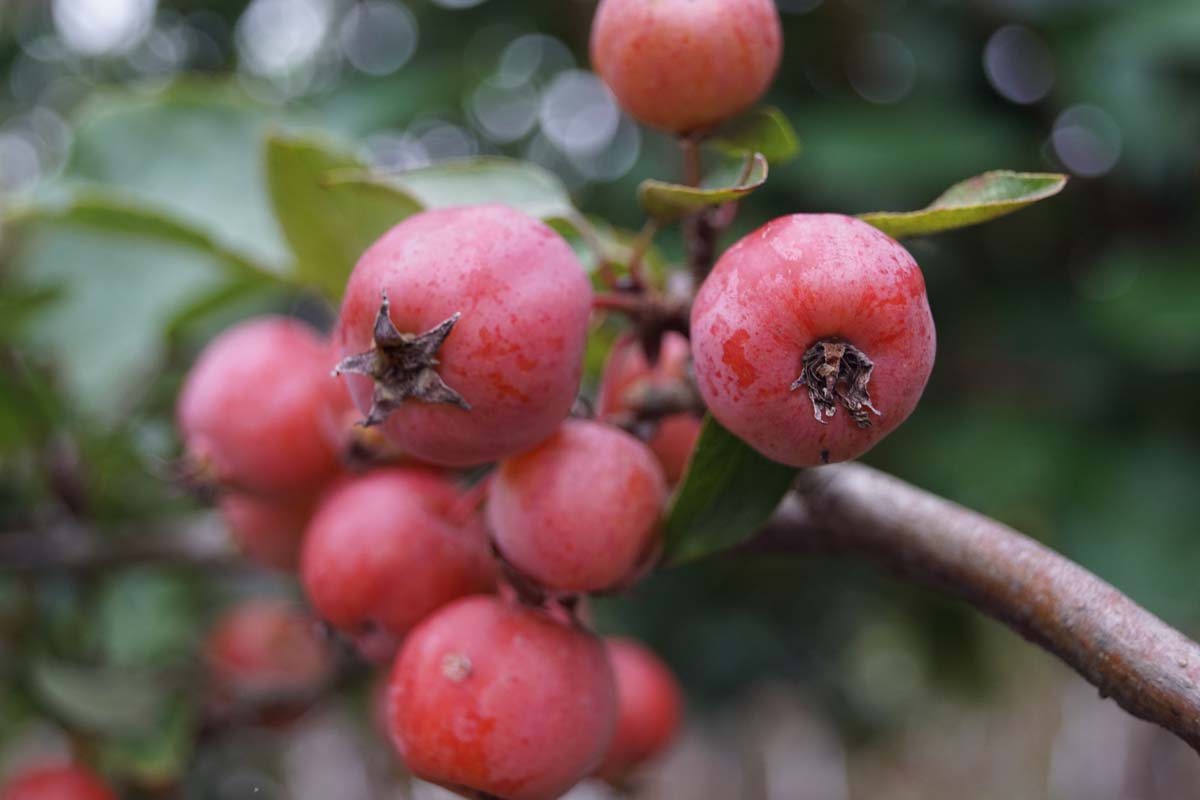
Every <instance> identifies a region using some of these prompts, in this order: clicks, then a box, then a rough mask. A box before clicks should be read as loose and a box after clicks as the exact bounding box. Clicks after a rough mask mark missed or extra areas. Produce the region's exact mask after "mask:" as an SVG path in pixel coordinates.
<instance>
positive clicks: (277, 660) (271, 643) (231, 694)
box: [204, 600, 333, 700]
mask: <svg viewBox="0 0 1200 800" xmlns="http://www.w3.org/2000/svg"><path fill="white" fill-rule="evenodd" d="M204 657H205V662H206V663H207V665H208V669H209V673H210V675H211V677H212V680H213V683H214V686H215V688H216V690H217V692H218V693H219V694H220V695H221V697H222V699H230V700H232V699H234V698H237V697H241V696H254V695H283V694H288V693H298V692H303V691H306V690H311V689H314V688H315V687H317V686H320V685H321V684H322V683H323V682H324V681H325V680H327V679H328V678H329V676H330V674H331V673H332V670H333V661H332V656H331V653H330V651H329V648H328V647H327V646H326V643H325V641H324V640H323V639H322V638H321V637H320V635H319V634H318V633H317V631H316V629H315V621H314V620H313V619H312V618H310V617H308V616H306V615H305V614H302V613H301V612H300V611H299V610H298V609H296V608H295V607H294V606H292V605H290V604H288V603H286V602H283V601H277V600H249V601H246V602H243V603H240V604H238V605H236V606H234V607H232V608H231V609H229V610H228V611H226V612H225V614H224V615H223V616H222V617H221V618H220V619H218V620H217V622H216V624H215V625H214V626H213V627H212V629H211V630H210V632H209V634H208V637H207V639H206V640H205V646H204Z"/></svg>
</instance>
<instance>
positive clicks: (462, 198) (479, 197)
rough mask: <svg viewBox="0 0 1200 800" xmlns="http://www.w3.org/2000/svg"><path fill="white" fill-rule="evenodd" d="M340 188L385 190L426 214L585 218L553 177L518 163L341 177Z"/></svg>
mask: <svg viewBox="0 0 1200 800" xmlns="http://www.w3.org/2000/svg"><path fill="white" fill-rule="evenodd" d="M332 182H333V183H335V184H342V183H349V184H362V183H367V184H383V185H386V186H391V187H394V188H396V189H399V190H400V191H402V192H404V193H406V194H408V195H410V196H412V197H414V198H416V200H417V201H418V202H420V203H421V205H423V206H425V207H426V208H447V207H450V206H465V205H476V204H479V203H502V204H503V205H506V206H512V207H513V208H517V209H520V210H521V211H524V212H525V213H526V214H529V215H531V216H534V217H540V218H542V219H567V220H574V218H577V217H579V212H578V211H577V210H576V209H575V206H574V205H572V203H571V197H570V195H569V194H568V193H567V187H566V186H564V185H563V183H562V181H560V180H559V179H558V176H557V175H555V174H554V173H553V172H550V171H549V170H547V169H545V168H544V167H540V166H538V165H537V164H532V163H530V162H528V161H518V160H516V159H512V158H500V157H497V156H486V157H483V158H470V159H463V160H460V161H447V162H445V163H442V164H437V165H434V166H432V167H422V168H420V169H413V170H406V171H404V172H392V173H374V174H367V173H365V172H364V173H355V172H353V171H351V172H347V173H342V174H339V175H338V176H337V177H335V178H333V179H332Z"/></svg>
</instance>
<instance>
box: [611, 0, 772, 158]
mask: <svg viewBox="0 0 1200 800" xmlns="http://www.w3.org/2000/svg"><path fill="white" fill-rule="evenodd" d="M782 50H783V33H782V30H781V28H780V24H779V12H778V11H776V10H775V3H774V0H654V2H647V0H602V2H601V3H600V7H599V8H598V9H597V11H596V17H595V20H594V21H593V22H592V39H591V56H592V66H593V67H594V68H595V70H596V72H597V73H599V75H600V77H601V78H602V79H603V80H604V82H605V83H607V84H608V87H609V88H610V89H611V90H612V93H613V95H615V96H616V99H617V103H618V104H619V105H620V106H621V107H622V108H623V109H625V111H627V112H628V113H629V114H630V116H632V117H633V118H634V119H636V120H638V121H639V122H643V123H645V124H646V125H649V126H651V127H654V128H659V129H661V130H664V131H668V132H670V133H677V134H688V133H694V132H697V131H702V130H704V129H706V128H709V127H711V126H712V125H715V124H716V123H718V122H721V121H723V120H725V119H728V118H729V117H732V116H734V115H736V114H738V113H739V112H741V111H744V110H746V109H747V108H749V107H750V106H752V105H753V104H754V103H755V101H757V100H758V99H759V98H760V97H762V95H763V93H764V92H765V91H766V90H767V86H769V85H770V83H771V79H772V78H773V77H774V76H775V71H776V70H777V69H778V68H779V60H780V56H781V55H782Z"/></svg>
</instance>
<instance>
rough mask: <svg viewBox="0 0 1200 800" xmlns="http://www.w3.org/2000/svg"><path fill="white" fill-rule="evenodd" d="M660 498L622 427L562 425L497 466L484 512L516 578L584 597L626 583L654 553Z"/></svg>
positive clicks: (643, 455) (649, 457)
mask: <svg viewBox="0 0 1200 800" xmlns="http://www.w3.org/2000/svg"><path fill="white" fill-rule="evenodd" d="M666 498H667V484H666V479H665V478H664V476H663V471H662V467H661V466H659V464H658V461H657V460H656V459H655V457H654V453H652V452H651V451H650V449H649V448H648V447H646V445H645V444H643V443H642V442H640V441H639V440H637V439H636V438H634V437H633V436H631V435H629V434H628V433H626V432H625V431H623V430H621V429H620V428H614V427H612V426H610V425H604V424H602V423H599V422H591V421H587V420H567V421H566V422H565V423H563V425H562V427H561V428H560V429H559V431H558V433H556V434H555V435H554V436H553V437H551V438H550V439H548V440H547V441H545V442H543V443H542V444H541V445H539V446H538V447H537V448H535V449H533V450H530V451H529V452H528V453H522V454H521V455H519V456H515V457H513V458H510V459H507V460H505V461H504V462H502V463H501V464H500V468H499V469H498V470H497V471H496V473H495V477H494V478H493V480H492V485H491V487H490V489H489V496H488V506H487V514H488V522H489V524H490V526H491V529H492V536H493V537H494V539H495V542H496V546H497V548H498V549H499V550H500V552H501V553H502V554H503V555H504V558H505V559H506V560H507V561H508V562H509V563H510V564H511V565H512V566H513V567H515V568H516V569H517V571H518V572H521V573H522V574H524V575H525V576H527V577H529V578H532V579H533V580H535V581H537V582H538V583H540V584H541V585H542V586H544V587H546V588H550V589H558V590H562V591H569V592H591V591H600V590H603V589H612V588H616V587H618V586H621V585H623V584H625V583H627V582H628V581H629V580H630V579H632V578H633V577H635V576H636V575H637V573H638V572H639V569H640V567H642V566H644V565H645V564H646V563H647V562H648V560H649V559H650V558H651V557H652V556H653V554H654V552H655V550H656V546H657V543H658V533H659V523H660V517H661V515H662V509H663V504H664V503H665V502H666Z"/></svg>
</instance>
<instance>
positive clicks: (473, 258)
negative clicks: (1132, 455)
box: [5, 0, 934, 800]
mask: <svg viewBox="0 0 1200 800" xmlns="http://www.w3.org/2000/svg"><path fill="white" fill-rule="evenodd" d="M780 50H781V34H780V26H779V19H778V17H777V13H776V11H775V9H774V4H773V2H771V0H720V1H718V0H701V1H699V2H698V1H697V0H660V1H659V2H654V3H647V2H645V1H644V0H604V1H603V2H602V3H601V4H600V8H599V10H598V12H597V18H596V23H595V26H594V28H593V34H592V57H593V62H594V63H595V65H596V68H597V71H598V72H599V73H600V75H601V77H602V78H604V80H605V81H606V82H607V83H608V85H609V86H610V87H611V89H612V91H613V93H614V95H615V96H616V98H617V100H618V102H619V103H620V104H621V105H622V106H623V107H624V108H625V109H626V110H627V111H628V112H629V113H630V114H631V115H633V116H634V117H635V118H637V119H639V120H640V121H642V122H644V123H646V124H648V125H651V126H653V127H656V128H659V129H662V130H666V131H669V132H671V133H674V134H677V135H680V136H690V137H696V136H700V135H702V134H703V132H704V131H705V130H706V129H708V128H709V127H711V126H712V125H714V124H716V123H718V122H720V121H722V120H724V119H727V118H729V117H730V116H732V115H734V114H736V113H739V112H740V111H742V110H744V109H746V108H748V107H749V106H750V105H752V104H753V103H754V102H755V101H756V100H757V99H758V98H759V97H760V95H761V94H762V93H763V92H764V91H765V89H766V87H767V85H768V83H769V82H770V79H771V77H772V75H773V74H774V72H775V70H776V68H777V66H778V63H779V58H780ZM592 313H593V291H592V285H591V282H590V280H589V278H588V276H587V274H586V273H585V270H584V268H583V267H582V265H581V264H580V262H579V261H578V260H577V257H576V256H575V254H574V252H573V250H572V249H571V247H570V246H568V244H567V243H566V242H565V241H564V240H563V239H562V238H561V237H560V236H559V235H558V234H557V233H556V232H555V231H553V230H552V229H551V228H549V227H547V226H546V225H545V224H543V223H542V222H541V221H539V220H537V219H534V218H531V217H529V216H527V215H526V214H524V213H522V212H520V211H517V210H515V209H512V208H509V207H506V206H500V205H479V206H461V207H455V208H447V209H439V210H431V211H426V212H422V213H419V214H417V215H415V216H412V217H409V218H407V219H406V220H404V221H403V222H401V223H400V224H398V225H397V226H395V227H394V228H392V229H391V230H390V231H388V232H387V233H386V234H384V235H383V237H382V238H380V239H379V240H378V241H377V242H376V243H375V244H374V245H372V246H371V247H370V248H369V249H368V250H367V251H366V252H365V253H364V254H363V255H362V257H361V258H360V260H359V261H358V263H357V265H356V266H355V268H354V270H353V273H352V274H351V276H350V278H349V281H348V284H347V286H346V289H345V293H344V296H343V300H342V305H341V310H340V313H339V315H338V318H337V321H336V324H335V327H334V329H333V331H332V333H331V335H330V336H329V337H328V338H324V337H323V336H322V335H321V334H319V333H318V332H317V331H316V330H314V329H312V328H310V327H309V326H308V325H306V324H305V323H302V322H300V321H297V320H294V319H289V318H282V317H266V318H259V319H255V320H251V321H248V322H244V323H242V324H239V325H237V326H235V327H234V328H232V329H230V330H227V331H226V332H224V333H223V334H221V335H220V336H219V337H218V338H216V339H215V340H214V341H213V342H211V343H210V344H209V346H208V347H207V348H206V349H205V351H204V352H203V353H202V354H201V356H200V357H199V359H198V360H197V362H196V363H195V365H194V367H193V368H192V370H191V372H190V374H189V375H188V377H187V380H186V382H185V385H184V386H183V389H182V391H181V394H180V397H179V401H178V408H177V414H178V424H179V429H180V432H181V436H182V439H183V442H184V447H185V452H186V459H187V462H188V464H189V466H190V468H191V470H192V472H193V474H194V475H195V476H196V477H198V478H199V479H200V480H202V481H204V482H205V483H207V484H209V485H211V486H213V487H215V488H216V489H217V490H218V497H219V505H220V509H221V512H222V514H223V515H224V517H225V519H226V521H227V523H228V526H229V528H230V530H231V534H232V536H233V537H234V538H235V539H236V541H237V542H238V543H239V544H240V546H241V547H242V548H243V550H244V551H245V552H246V553H247V554H248V555H249V556H250V557H251V558H253V559H255V560H257V561H259V562H261V563H263V564H266V565H270V566H273V567H277V568H284V569H293V568H294V569H296V570H297V571H298V574H299V577H300V582H301V584H302V586H303V588H304V590H305V593H306V595H307V597H308V599H309V602H310V603H311V606H312V608H313V610H314V612H315V614H316V615H317V616H319V617H320V618H321V619H322V620H324V622H325V623H327V624H328V626H331V627H332V628H334V629H336V630H338V631H340V632H342V633H343V634H344V635H345V636H346V637H347V638H348V639H350V640H352V641H353V642H354V643H355V644H356V645H357V646H358V648H359V649H360V650H361V651H362V653H363V654H364V655H365V656H366V657H368V658H369V659H371V660H373V661H377V662H378V661H382V660H390V661H391V662H392V667H391V671H390V673H389V676H388V678H387V689H386V708H387V711H386V719H387V723H386V724H387V728H388V731H389V734H390V736H391V739H392V741H393V742H394V744H395V746H396V748H397V750H398V751H399V754H400V755H401V757H402V758H403V760H404V761H405V763H406V764H407V765H408V767H409V768H410V769H411V770H412V771H413V772H414V773H415V774H417V775H419V776H421V777H422V778H425V779H427V780H430V781H433V782H435V783H438V784H441V785H443V786H446V787H448V788H451V789H453V790H455V791H459V792H463V793H465V794H468V795H469V796H477V797H501V798H510V800H547V799H548V798H554V797H558V796H560V795H561V794H563V793H564V792H565V791H567V790H568V789H569V788H570V787H571V786H573V785H574V784H575V783H577V782H578V781H580V780H581V779H583V778H585V777H588V776H598V777H601V778H603V779H607V780H610V781H613V782H621V781H624V780H626V779H627V778H628V777H629V775H630V774H631V771H632V770H634V769H635V768H637V767H638V766H639V765H640V764H642V763H643V762H645V761H646V760H647V759H649V758H651V757H652V756H654V755H655V754H656V753H658V752H660V751H661V750H662V749H664V747H665V746H666V745H667V744H668V743H669V742H670V740H671V738H672V736H673V734H674V733H675V730H676V728H677V727H678V725H679V720H680V714H681V705H682V700H681V694H680V690H679V688H678V686H677V684H676V682H675V679H674V678H673V677H672V676H671V673H670V672H669V671H668V670H667V668H666V667H665V666H664V665H663V664H662V663H661V662H660V661H659V660H658V658H657V657H655V656H654V655H653V654H652V653H650V652H649V651H648V650H647V649H646V648H644V647H643V646H641V645H639V644H637V643H634V642H631V641H629V640H623V639H610V640H603V639H601V638H598V637H597V636H596V635H595V634H594V633H592V632H591V631H590V630H589V629H588V627H587V625H586V624H585V622H584V621H583V620H582V619H581V617H585V616H586V614H584V613H580V611H581V608H582V606H581V605H580V604H579V599H580V597H581V596H584V595H587V594H590V593H605V592H613V591H619V590H622V589H625V588H627V587H629V586H630V585H632V584H633V583H635V582H636V581H637V580H639V579H640V578H641V577H642V576H643V575H644V574H645V573H646V572H647V571H648V570H649V569H650V568H651V567H652V566H653V565H654V563H655V561H656V560H657V557H658V555H659V552H660V549H661V548H660V546H659V534H660V530H661V518H662V515H663V511H664V508H665V506H666V503H667V500H668V497H669V493H670V491H671V487H672V486H673V485H674V484H675V483H676V482H678V481H679V480H680V477H681V475H683V474H684V472H685V470H686V466H687V462H688V457H689V454H690V452H691V450H692V448H693V447H694V445H695V442H696V441H697V438H698V436H699V433H700V427H701V424H700V418H699V416H698V414H697V411H696V408H695V405H694V404H693V407H692V408H680V409H677V410H675V411H673V412H671V413H668V414H655V415H653V416H652V417H649V418H647V417H645V416H639V408H640V403H641V402H642V400H644V398H645V397H646V396H647V395H652V394H655V393H657V394H659V395H671V394H672V392H675V390H677V389H679V388H681V387H682V388H683V389H685V390H686V393H688V394H689V395H690V396H694V394H691V393H692V390H693V389H694V390H695V391H696V392H698V394H699V397H700V398H701V399H702V400H703V404H704V407H705V408H706V409H707V410H708V411H709V412H710V413H711V414H712V416H713V417H715V418H716V419H717V420H718V421H719V422H720V423H721V424H723V425H724V426H725V427H726V428H727V429H729V430H730V431H732V432H733V433H734V434H735V435H737V436H738V437H740V438H742V439H743V440H744V441H746V442H747V443H748V444H749V445H750V446H752V447H754V448H755V449H756V450H758V451H759V452H761V453H762V454H763V455H765V456H767V457H768V458H771V459H774V460H776V461H779V462H782V463H785V464H788V465H792V466H796V467H802V466H817V465H820V464H825V463H830V462H836V461H842V460H845V459H850V458H854V457H856V456H858V455H860V454H861V453H863V452H865V451H866V450H867V449H869V448H870V447H871V446H872V445H873V444H875V443H876V442H877V441H879V440H880V439H881V438H882V437H883V436H885V435H886V434H887V433H888V432H889V431H891V430H892V429H893V428H895V427H896V426H897V425H899V424H900V423H901V422H902V421H903V420H904V419H905V418H906V417H907V416H908V415H909V414H910V413H911V412H912V410H913V408H914V407H915V405H916V403H917V401H918V399H919V397H920V394H921V392H922V390H923V388H924V385H925V382H926V380H927V378H928V376H929V372H930V370H931V367H932V362H933V356H934V329H933V322H932V318H931V316H930V312H929V306H928V303H927V300H926V296H925V287H924V281H923V278H922V275H921V272H920V270H919V269H918V267H917V265H916V263H915V262H914V261H913V259H912V257H911V256H910V255H909V254H908V252H907V251H905V250H904V248H902V247H901V246H900V245H899V244H897V243H896V242H895V241H893V240H892V239H890V238H889V237H887V236H886V235H884V234H883V233H881V232H879V231H878V230H876V229H874V228H872V227H871V226H869V225H867V224H865V223H863V222H861V221H858V220H855V219H852V218H849V217H844V216H839V215H832V214H828V215H805V214H795V215H790V216H785V217H781V218H779V219H776V220H774V221H772V222H770V223H768V224H766V225H765V226H763V227H761V228H759V229H758V230H756V231H754V232H753V233H751V234H749V235H747V236H746V237H744V238H743V239H741V240H740V241H738V242H737V243H736V244H734V245H733V246H732V247H730V248H729V249H728V250H727V251H726V252H725V253H724V255H723V256H722V257H721V258H720V259H719V261H718V262H717V264H716V265H715V267H714V268H713V269H712V271H711V272H710V273H709V274H708V276H707V278H706V279H705V280H704V282H703V284H702V285H701V287H700V289H699V291H698V293H697V294H696V296H695V298H694V301H693V302H692V306H691V312H690V313H691V316H690V330H689V331H686V332H685V331H682V330H681V331H678V332H674V331H672V332H668V333H666V334H660V338H656V341H655V342H654V343H652V344H650V345H649V346H648V347H647V341H646V339H647V337H646V335H645V333H644V330H645V329H644V327H643V328H642V329H639V331H638V332H637V333H636V334H635V333H634V332H633V331H631V332H629V333H627V334H625V335H623V336H621V337H620V338H618V340H617V342H616V344H615V345H614V346H613V348H612V350H611V353H610V356H609V361H608V364H607V367H606V369H605V371H604V374H603V376H602V379H601V382H600V386H599V390H598V393H597V395H596V397H595V402H594V403H592V407H594V408H595V412H594V414H590V415H584V414H579V413H578V409H579V408H581V407H582V406H585V405H586V404H579V403H577V400H578V396H579V393H580V386H581V379H582V373H583V360H584V351H585V347H586V345H587V339H588V335H589V330H590V326H591V324H592V319H591V317H592ZM680 327H688V326H680ZM650 353H652V354H653V357H651V356H650ZM331 372H332V373H333V375H332V377H331ZM801 390H803V391H801ZM573 411H576V412H577V413H576V414H575V415H574V416H573V415H572V412H573ZM356 422H357V424H355V423H356ZM484 467H487V469H483V468H484ZM465 475H470V477H471V478H472V479H473V482H470V485H468V481H467V480H466V478H465V477H464V476H465ZM289 613H290V612H288V611H287V610H286V609H282V608H280V607H275V606H271V605H269V604H267V605H263V606H261V607H258V608H254V609H250V610H246V611H244V612H243V613H241V614H240V616H239V618H237V619H231V620H227V621H226V622H224V623H223V624H222V626H221V627H220V628H219V629H218V631H216V632H215V633H214V638H213V642H212V646H211V647H210V650H211V651H212V652H213V653H215V655H213V656H212V662H213V663H212V667H213V672H214V675H215V676H216V678H217V680H218V682H220V683H222V684H223V685H224V686H225V687H226V689H227V690H228V691H233V692H235V693H236V692H238V691H247V690H249V691H253V690H254V688H255V687H254V685H253V681H254V676H255V675H256V674H257V675H259V676H262V675H267V676H271V675H275V674H276V673H278V674H280V675H284V676H286V675H291V676H292V677H293V678H294V677H295V675H296V670H297V669H299V670H300V671H301V672H303V674H304V676H305V679H306V680H318V679H320V678H321V676H325V675H327V674H328V670H329V668H330V667H329V664H328V663H327V661H326V660H325V657H324V656H323V655H322V654H321V652H320V650H319V648H318V649H314V648H313V647H312V645H311V642H310V641H308V640H307V638H306V636H307V634H306V633H305V631H304V630H298V629H297V628H296V627H295V619H294V618H293V617H292V616H289ZM266 642H270V643H273V644H271V645H270V646H269V647H268V646H267V645H265V644H264V643H266ZM289 667H291V668H292V669H291V670H290V671H289V669H288V668H289ZM18 796H19V797H25V796H26V795H18ZM30 796H32V795H30ZM5 797H7V795H6V796H5Z"/></svg>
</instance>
